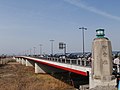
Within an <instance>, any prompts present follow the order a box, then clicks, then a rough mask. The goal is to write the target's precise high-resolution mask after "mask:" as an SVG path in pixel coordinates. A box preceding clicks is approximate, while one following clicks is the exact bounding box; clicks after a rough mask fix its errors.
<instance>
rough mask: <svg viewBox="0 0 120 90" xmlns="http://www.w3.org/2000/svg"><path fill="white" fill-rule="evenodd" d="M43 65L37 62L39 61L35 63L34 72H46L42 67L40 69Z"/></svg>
mask: <svg viewBox="0 0 120 90" xmlns="http://www.w3.org/2000/svg"><path fill="white" fill-rule="evenodd" d="M42 67H43V65H41V64H39V63H37V62H36V63H35V73H46V72H45V71H44V70H43V69H42Z"/></svg>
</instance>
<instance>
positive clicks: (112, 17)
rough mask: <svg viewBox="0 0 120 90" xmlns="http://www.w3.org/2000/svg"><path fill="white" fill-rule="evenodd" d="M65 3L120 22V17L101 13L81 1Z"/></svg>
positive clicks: (73, 0)
mask: <svg viewBox="0 0 120 90" xmlns="http://www.w3.org/2000/svg"><path fill="white" fill-rule="evenodd" d="M64 1H66V2H68V3H70V4H72V5H75V6H77V7H80V8H83V9H86V10H88V11H90V12H93V13H96V14H98V15H101V16H104V17H107V18H110V19H114V20H120V17H119V16H115V15H112V14H109V13H107V12H104V11H101V10H99V9H97V8H94V7H91V6H88V5H85V4H82V3H81V0H64Z"/></svg>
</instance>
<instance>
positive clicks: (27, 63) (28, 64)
mask: <svg viewBox="0 0 120 90" xmlns="http://www.w3.org/2000/svg"><path fill="white" fill-rule="evenodd" d="M26 66H32V67H34V66H35V63H34V62H33V61H31V60H28V59H26Z"/></svg>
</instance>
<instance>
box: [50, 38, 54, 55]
mask: <svg viewBox="0 0 120 90" xmlns="http://www.w3.org/2000/svg"><path fill="white" fill-rule="evenodd" d="M54 41H55V40H50V42H51V55H53V42H54Z"/></svg>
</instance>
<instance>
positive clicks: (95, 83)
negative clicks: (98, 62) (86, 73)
mask: <svg viewBox="0 0 120 90" xmlns="http://www.w3.org/2000/svg"><path fill="white" fill-rule="evenodd" d="M106 79H107V80H108V81H107V80H105V81H102V80H97V79H94V80H90V85H89V88H90V89H92V88H95V87H97V86H114V87H115V86H116V79H115V78H114V79H113V78H112V80H110V77H108V78H106ZM109 80H110V81H109Z"/></svg>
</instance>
